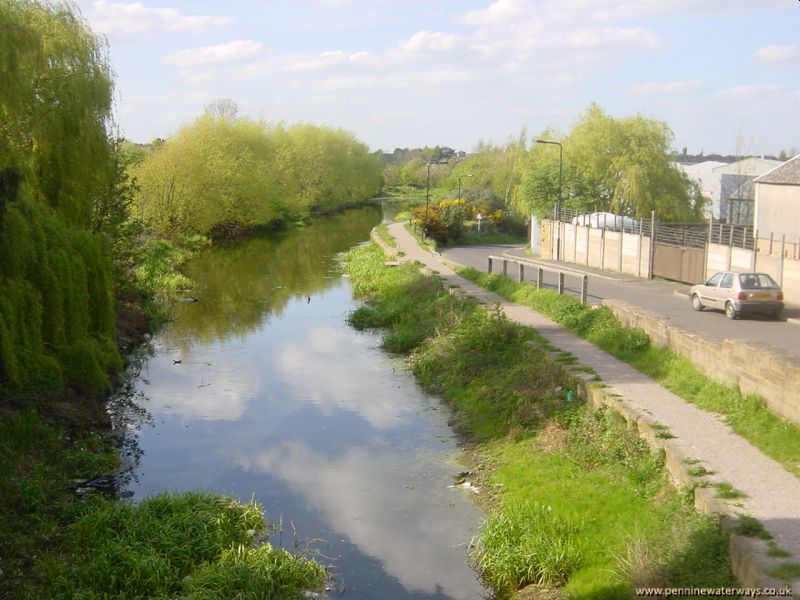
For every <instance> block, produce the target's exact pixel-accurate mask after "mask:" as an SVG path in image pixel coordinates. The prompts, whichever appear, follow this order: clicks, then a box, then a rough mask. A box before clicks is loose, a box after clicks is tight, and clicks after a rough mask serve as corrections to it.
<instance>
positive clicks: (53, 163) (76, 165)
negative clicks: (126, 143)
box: [0, 0, 112, 227]
mask: <svg viewBox="0 0 800 600" xmlns="http://www.w3.org/2000/svg"><path fill="white" fill-rule="evenodd" d="M0 31H2V32H3V35H2V36H0V72H2V73H3V85H2V86H0V123H3V127H2V130H1V131H2V134H0V169H2V168H6V167H12V168H14V169H16V170H17V172H18V173H19V174H20V175H21V181H22V188H21V191H22V193H23V195H27V196H29V197H31V198H35V199H37V200H42V201H44V202H45V203H47V204H48V205H49V206H51V207H53V208H55V209H56V210H57V212H58V214H59V216H60V217H61V218H62V219H65V220H66V221H68V222H69V223H71V224H74V225H78V226H83V227H89V226H91V224H92V213H93V201H94V199H95V198H96V197H97V196H99V195H101V194H103V193H104V192H105V191H106V190H107V187H108V181H109V171H108V169H107V165H108V164H109V154H110V151H111V146H110V145H109V143H108V127H109V125H110V123H111V118H110V117H111V101H112V71H111V66H110V64H109V60H108V49H107V47H106V45H105V43H104V42H103V40H102V39H101V38H99V37H96V36H95V35H94V34H93V33H92V32H91V31H90V30H89V29H88V27H87V26H86V25H85V23H84V21H83V20H82V18H81V17H80V13H79V11H78V8H77V7H76V6H75V5H74V4H72V3H52V2H42V1H37V0H15V1H13V2H2V3H0Z"/></svg>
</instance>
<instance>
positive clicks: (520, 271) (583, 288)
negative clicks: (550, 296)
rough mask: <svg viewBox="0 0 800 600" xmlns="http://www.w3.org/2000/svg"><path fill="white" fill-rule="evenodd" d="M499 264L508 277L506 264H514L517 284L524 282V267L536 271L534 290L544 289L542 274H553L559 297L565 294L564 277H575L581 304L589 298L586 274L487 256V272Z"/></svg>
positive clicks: (490, 271) (502, 257)
mask: <svg viewBox="0 0 800 600" xmlns="http://www.w3.org/2000/svg"><path fill="white" fill-rule="evenodd" d="M495 262H499V263H501V264H502V265H503V275H504V276H505V277H508V276H509V275H508V263H515V264H516V265H517V281H518V282H519V283H524V281H525V267H526V266H528V267H531V269H535V270H536V279H535V280H532V281H535V282H536V289H537V290H540V289H542V288H543V287H544V274H545V272H547V273H554V274H556V275H557V276H558V283H557V285H556V289H557V290H558V293H559V295H563V294H564V292H565V286H564V280H565V278H566V276H570V277H575V278H577V279H578V280H580V298H581V304H586V300H587V298H588V296H589V276H588V275H586V273H575V272H573V271H563V270H561V269H550V268H548V267H542V266H541V265H535V264H532V263H529V262H526V261H522V260H516V259H513V258H508V257H506V256H494V255H490V256H489V264H488V268H487V270H488V272H489V273H493V272H494V271H493V268H494V263H495Z"/></svg>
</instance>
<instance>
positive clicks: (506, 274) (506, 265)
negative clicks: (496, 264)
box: [503, 258, 508, 277]
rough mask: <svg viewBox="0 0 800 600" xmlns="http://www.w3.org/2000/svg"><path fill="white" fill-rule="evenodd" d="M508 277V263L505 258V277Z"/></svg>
mask: <svg viewBox="0 0 800 600" xmlns="http://www.w3.org/2000/svg"><path fill="white" fill-rule="evenodd" d="M507 276H508V261H507V260H506V259H505V258H504V259H503V277H507Z"/></svg>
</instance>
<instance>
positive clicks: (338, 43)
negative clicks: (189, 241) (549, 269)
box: [78, 0, 800, 154]
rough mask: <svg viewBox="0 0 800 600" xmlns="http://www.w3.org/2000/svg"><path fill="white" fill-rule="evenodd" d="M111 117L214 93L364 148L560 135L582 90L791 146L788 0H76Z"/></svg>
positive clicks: (797, 43)
mask: <svg viewBox="0 0 800 600" xmlns="http://www.w3.org/2000/svg"><path fill="white" fill-rule="evenodd" d="M78 5H79V7H80V8H81V11H82V13H83V15H84V17H85V18H86V20H87V21H88V22H89V24H90V25H91V26H92V28H93V29H94V30H95V31H96V32H98V33H102V34H104V35H106V36H107V38H108V42H109V45H110V49H111V58H112V62H113V64H114V68H115V70H116V73H117V96H118V100H117V109H116V115H117V121H118V122H119V124H120V126H121V128H122V131H123V133H124V134H125V135H126V136H127V137H128V138H130V139H133V140H135V141H142V142H143V141H149V140H150V139H153V138H155V137H168V136H169V135H170V134H171V133H172V132H174V131H175V130H176V129H177V128H178V127H179V126H180V125H181V124H182V123H184V122H186V121H190V120H191V119H193V118H194V117H196V116H197V115H199V114H200V113H201V112H202V111H203V109H204V107H205V106H206V105H207V104H208V103H210V102H212V101H213V100H215V99H218V98H231V99H233V100H234V101H235V102H236V103H237V104H238V105H239V107H240V112H241V113H242V114H245V115H248V116H251V117H253V118H263V119H265V120H267V121H270V122H276V121H282V122H286V123H295V122H298V121H304V122H313V123H318V124H325V125H331V126H335V127H342V128H344V129H347V130H349V131H352V132H353V133H354V134H355V135H356V136H357V137H358V138H359V139H361V140H362V141H364V142H366V143H367V144H368V145H369V146H370V147H371V148H373V149H383V150H387V151H391V150H392V149H394V148H395V147H416V146H424V145H436V144H439V145H447V146H451V147H453V148H456V149H459V150H467V151H469V150H470V149H472V148H474V147H475V145H476V144H477V143H478V142H480V141H488V142H493V143H504V142H505V141H507V140H508V139H509V138H511V137H516V136H518V135H519V133H520V132H521V131H522V129H523V128H526V129H527V131H528V134H529V135H536V134H537V133H539V132H541V131H543V130H545V129H548V128H552V129H555V130H556V131H560V132H568V131H569V129H570V128H571V126H572V125H573V124H574V123H575V121H576V120H577V119H579V118H580V116H581V113H582V112H583V111H584V110H585V109H586V108H587V107H588V106H589V104H590V103H591V102H597V103H598V104H599V105H600V106H601V107H602V108H604V109H605V110H606V111H607V112H608V113H609V114H611V115H613V116H617V117H623V116H628V115H632V114H635V113H641V114H644V115H646V116H648V117H654V118H657V119H660V120H663V121H666V122H667V123H668V124H669V126H670V127H671V128H672V130H673V132H674V134H675V140H674V143H673V147H674V148H676V149H682V148H684V147H686V148H687V149H688V151H689V152H690V153H698V152H700V151H701V150H703V151H705V153H706V154H708V153H711V152H720V153H739V154H773V153H778V152H779V151H780V150H782V149H785V150H787V151H788V150H790V149H792V148H795V149H799V148H800V2H798V0H726V1H722V0H593V1H590V0H495V1H492V0H458V1H456V0H295V1H291V0H265V1H261V2H250V1H244V0H227V1H225V2H220V1H218V0H215V1H213V2H212V1H196V2H195V1H191V2H179V1H175V0H141V1H140V2H124V1H116V0H78Z"/></svg>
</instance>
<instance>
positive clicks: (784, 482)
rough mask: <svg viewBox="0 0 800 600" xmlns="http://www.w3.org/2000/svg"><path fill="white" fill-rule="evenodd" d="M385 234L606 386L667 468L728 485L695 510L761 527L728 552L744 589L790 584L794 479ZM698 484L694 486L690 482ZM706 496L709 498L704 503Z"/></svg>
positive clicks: (597, 354) (725, 432)
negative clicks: (725, 498)
mask: <svg viewBox="0 0 800 600" xmlns="http://www.w3.org/2000/svg"><path fill="white" fill-rule="evenodd" d="M390 230H391V232H392V234H394V235H395V237H396V239H397V241H398V247H399V248H400V250H401V251H402V252H404V253H405V255H406V257H409V258H411V259H412V260H420V261H421V262H423V264H427V265H428V267H429V268H431V269H433V270H436V271H438V272H439V273H440V276H442V277H443V278H444V280H445V281H447V282H448V284H450V285H458V286H461V289H462V290H465V291H467V293H469V294H470V295H473V294H474V295H475V296H476V297H478V298H482V299H483V300H484V302H487V303H489V304H493V303H499V304H500V306H501V309H502V310H503V311H505V312H506V314H508V315H509V317H510V318H513V319H515V320H518V321H521V322H523V323H526V324H528V325H530V326H533V327H535V328H536V329H537V331H539V332H540V333H541V334H542V335H543V336H544V337H546V338H547V339H548V340H549V341H550V342H551V343H552V344H553V345H554V346H555V347H557V348H559V349H561V350H562V351H568V352H569V353H570V355H572V356H574V357H575V358H576V362H577V363H579V364H581V365H584V366H585V367H588V368H591V369H593V370H594V371H595V372H596V373H598V374H599V375H600V377H601V378H602V380H603V382H604V384H605V385H606V386H608V387H606V388H605V391H604V395H605V396H606V397H610V398H612V399H617V400H618V399H619V398H622V400H621V401H619V402H617V403H618V404H619V405H620V406H619V408H620V409H622V412H623V413H627V414H630V415H633V416H634V417H638V419H633V420H634V421H635V422H637V423H643V425H639V427H640V428H642V429H645V428H647V424H648V423H649V424H650V426H651V428H652V429H654V432H653V433H652V434H651V438H653V439H656V440H660V445H662V446H668V447H670V448H676V449H677V450H676V452H675V455H674V456H675V457H676V460H668V464H669V465H671V466H675V465H676V464H677V465H681V466H682V468H683V470H684V471H688V472H690V473H695V475H696V474H697V473H699V472H700V470H701V469H700V467H702V471H703V473H705V474H708V475H713V476H714V480H715V481H722V482H728V485H732V486H733V487H734V488H736V489H737V490H740V491H739V493H738V494H737V497H736V498H735V499H733V500H732V501H731V502H728V503H724V502H722V501H720V499H717V498H713V494H710V493H709V492H708V491H707V490H704V489H703V488H698V490H699V491H698V492H697V495H698V498H699V499H698V507H699V508H701V510H707V511H709V512H717V511H723V510H724V512H726V513H727V514H730V515H732V516H735V517H736V519H734V520H729V521H725V520H724V521H723V523H730V524H731V525H733V526H734V527H736V528H737V530H738V531H741V529H739V525H740V521H739V518H738V517H739V515H740V514H745V515H747V516H748V517H755V519H756V520H757V522H759V523H762V528H766V530H767V533H766V534H765V535H763V536H761V537H762V538H764V537H768V538H769V541H765V540H764V539H753V538H750V537H746V536H736V535H734V536H732V537H731V548H732V550H733V551H734V553H735V557H734V567H735V568H736V569H737V575H738V576H739V577H740V578H741V580H742V581H743V582H744V583H745V584H751V585H757V586H759V585H760V586H765V587H780V586H781V585H784V584H785V583H786V582H787V581H788V582H791V580H792V578H793V577H794V576H795V575H794V574H793V573H795V570H796V567H795V565H796V563H794V562H792V559H791V557H792V556H797V549H796V542H795V535H794V533H793V532H794V528H795V527H796V526H797V523H798V522H800V521H798V518H797V516H796V515H795V514H794V512H795V505H794V504H795V503H794V498H797V497H798V496H797V495H796V493H792V492H790V491H787V490H793V489H794V488H795V487H796V486H797V480H796V478H794V477H793V476H792V475H791V474H789V473H788V472H787V471H786V470H785V469H783V467H781V466H780V465H778V464H777V463H775V461H772V460H771V459H769V458H767V457H765V456H764V455H763V454H762V453H761V452H759V451H758V450H757V449H755V448H754V447H753V446H751V445H750V444H749V443H747V442H745V441H744V440H742V439H741V438H740V437H739V436H737V435H736V434H735V433H733V432H732V431H731V430H730V428H729V427H727V426H726V425H724V424H723V423H721V422H720V421H719V420H717V419H715V418H714V416H713V415H710V414H708V413H704V412H703V411H701V410H699V409H696V408H695V407H693V406H691V405H689V404H688V403H686V402H685V401H683V400H682V399H680V398H678V397H677V396H675V395H674V394H671V393H669V392H667V391H666V390H664V389H663V388H661V386H658V385H657V384H655V383H653V382H652V381H651V380H649V379H647V378H646V377H644V376H642V375H641V374H639V373H638V372H636V371H634V370H633V369H631V368H630V367H627V365H624V364H622V363H620V362H619V361H617V360H616V359H613V358H612V357H610V356H609V355H607V354H606V353H604V352H602V351H600V350H599V349H598V348H596V347H594V346H592V345H590V344H588V343H587V342H584V341H583V340H581V339H579V338H577V337H576V336H574V335H573V334H571V333H569V332H568V331H566V330H564V329H563V328H561V327H560V326H558V325H556V324H555V323H553V322H552V321H550V320H549V319H546V318H544V317H542V316H541V315H539V314H537V313H534V312H533V311H531V310H530V309H526V308H524V307H521V306H517V305H514V304H512V303H509V302H507V301H505V300H503V299H502V298H500V297H499V296H496V295H494V294H491V293H489V292H486V291H485V290H483V289H481V288H478V287H477V286H475V285H474V284H472V283H470V282H467V281H466V280H463V279H462V278H459V277H457V276H455V274H454V273H453V271H452V269H450V268H449V267H448V266H446V265H444V264H442V262H441V261H439V260H438V258H437V257H435V256H433V255H431V254H428V253H425V252H421V251H420V250H419V249H418V247H417V245H416V243H415V242H414V240H413V238H411V236H410V235H409V234H408V233H407V232H406V231H405V230H404V229H403V227H402V225H400V224H395V225H392V226H390ZM627 407H632V410H630V411H626V410H625V409H626V408H627ZM684 459H685V462H684ZM678 470H679V469H673V472H672V476H673V477H675V478H676V479H678V480H679V481H683V480H682V479H680V475H679V474H678ZM697 483H700V481H697V480H695V484H697ZM742 492H743V493H742ZM709 497H712V498H713V500H708V498H709ZM748 522H749V521H748ZM745 529H746V528H745ZM775 547H777V548H779V549H780V552H778V551H777V550H776V549H775Z"/></svg>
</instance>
